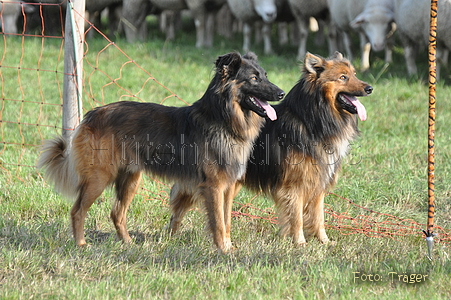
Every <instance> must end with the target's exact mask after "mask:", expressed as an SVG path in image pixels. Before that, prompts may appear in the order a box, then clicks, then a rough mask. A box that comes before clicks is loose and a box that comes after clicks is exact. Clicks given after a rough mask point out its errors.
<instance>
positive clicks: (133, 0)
mask: <svg viewBox="0 0 451 300" xmlns="http://www.w3.org/2000/svg"><path fill="white" fill-rule="evenodd" d="M149 1H150V2H149ZM225 3H226V0H123V12H122V14H123V21H124V22H126V24H125V26H124V28H125V35H126V38H127V41H129V42H134V41H135V40H136V39H138V38H139V39H143V38H144V37H143V36H139V35H138V36H137V33H140V32H142V31H141V30H142V28H143V27H145V25H146V23H145V17H146V15H147V11H148V8H149V7H148V5H149V4H151V5H152V6H153V7H156V8H158V9H160V10H172V11H181V10H184V9H189V10H190V11H191V14H192V15H193V18H194V24H195V25H196V47H197V48H202V47H211V46H212V45H213V33H214V32H213V29H214V26H213V25H214V24H213V22H214V15H215V14H216V13H217V12H218V11H219V9H220V8H221V7H222V6H223V5H224V4H225ZM144 32H145V30H144Z"/></svg>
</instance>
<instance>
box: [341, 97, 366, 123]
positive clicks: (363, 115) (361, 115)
mask: <svg viewBox="0 0 451 300" xmlns="http://www.w3.org/2000/svg"><path fill="white" fill-rule="evenodd" d="M344 96H345V98H346V100H348V101H349V102H350V103H351V104H352V105H354V106H355V109H356V110H357V114H358V115H359V118H360V120H362V121H365V120H366V109H365V106H363V104H362V103H361V102H360V101H359V100H358V99H357V98H356V97H350V96H347V95H344Z"/></svg>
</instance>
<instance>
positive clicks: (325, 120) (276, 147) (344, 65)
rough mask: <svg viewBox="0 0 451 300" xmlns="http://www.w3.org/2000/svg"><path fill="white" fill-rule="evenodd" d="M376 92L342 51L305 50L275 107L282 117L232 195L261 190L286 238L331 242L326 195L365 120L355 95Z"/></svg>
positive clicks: (270, 126)
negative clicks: (299, 68) (294, 81)
mask: <svg viewBox="0 0 451 300" xmlns="http://www.w3.org/2000/svg"><path fill="white" fill-rule="evenodd" d="M372 91H373V88H372V87H371V86H370V85H368V84H367V83H366V82H363V81H361V80H359V79H358V78H357V77H356V75H355V70H354V67H353V66H352V65H351V63H350V62H349V61H348V60H347V59H345V58H343V55H342V54H341V53H339V52H336V53H335V54H334V55H333V56H332V57H330V58H328V59H325V58H323V57H320V56H318V55H313V54H311V53H307V54H306V56H305V59H304V64H303V70H302V75H301V78H300V80H299V81H298V83H297V84H296V85H295V86H294V87H293V88H292V89H291V91H290V92H289V93H288V94H287V95H286V97H285V99H284V100H283V101H282V102H280V104H278V105H276V106H274V108H275V110H276V112H277V115H278V120H277V121H276V122H268V123H266V125H265V126H264V128H263V129H262V131H261V132H260V135H259V137H258V138H257V140H256V143H255V146H254V149H253V152H252V154H251V156H250V160H249V162H248V167H247V171H246V175H245V179H244V180H242V181H239V182H238V183H237V185H236V187H235V188H236V190H235V191H234V192H232V193H233V194H234V195H236V193H238V191H239V190H240V188H241V186H242V185H245V186H246V187H247V188H249V189H251V190H253V191H263V192H264V193H266V194H267V195H270V196H271V197H272V198H273V200H274V202H275V205H276V208H277V211H278V215H279V219H278V221H279V225H280V234H281V235H282V236H289V237H291V238H292V240H293V242H294V243H295V244H299V245H305V244H306V236H307V237H311V236H314V237H316V238H318V239H319V240H320V241H321V242H322V243H327V242H328V241H329V238H328V236H327V234H326V231H325V222H324V196H325V195H326V194H327V193H328V191H329V190H330V189H332V188H333V187H334V185H335V184H336V182H337V177H338V173H339V171H340V168H341V164H342V160H343V158H344V157H345V155H346V154H347V152H348V150H349V148H350V142H351V141H352V140H354V139H355V138H356V137H357V136H358V135H359V130H358V127H357V118H356V116H355V115H358V116H359V118H360V119H361V120H362V121H364V120H366V118H367V115H366V110H365V107H364V106H363V104H362V103H361V102H360V101H359V100H358V99H357V98H356V97H360V96H367V95H369V94H371V93H372ZM304 231H305V232H306V234H305V235H304Z"/></svg>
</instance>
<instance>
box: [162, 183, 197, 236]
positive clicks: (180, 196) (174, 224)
mask: <svg viewBox="0 0 451 300" xmlns="http://www.w3.org/2000/svg"><path fill="white" fill-rule="evenodd" d="M193 204H194V196H193V195H192V194H191V193H189V192H186V191H183V190H181V186H179V185H178V184H177V183H176V184H174V185H173V186H172V188H171V199H170V205H171V211H172V216H171V221H170V223H169V228H168V229H169V233H170V234H174V233H176V232H177V230H178V229H179V228H180V224H181V223H182V219H183V217H184V216H185V214H186V212H187V211H188V210H189V209H190V208H191V206H193Z"/></svg>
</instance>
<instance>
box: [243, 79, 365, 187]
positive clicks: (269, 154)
mask: <svg viewBox="0 0 451 300" xmlns="http://www.w3.org/2000/svg"><path fill="white" fill-rule="evenodd" d="M311 84H312V83H309V82H307V80H306V79H305V78H304V77H301V79H300V80H299V81H298V83H297V84H296V85H295V86H294V87H293V88H292V89H291V90H290V92H289V93H288V94H287V95H286V97H285V99H284V100H283V101H282V102H281V103H280V104H278V105H275V106H274V109H275V110H276V112H277V115H278V116H279V120H278V121H277V122H266V124H265V126H264V127H263V128H262V130H261V132H260V135H259V137H258V138H257V140H256V143H255V145H254V150H253V152H252V154H251V158H250V161H249V164H248V171H247V176H246V179H245V181H246V186H248V187H250V188H252V189H255V190H258V189H260V188H261V189H263V190H265V191H268V190H267V189H268V188H270V187H272V186H274V185H275V184H276V183H277V182H278V180H279V178H280V176H282V168H281V165H282V164H283V160H284V159H285V158H286V157H287V154H288V152H289V151H295V152H298V153H300V154H302V155H304V156H305V157H307V156H310V157H320V155H321V154H320V153H317V151H318V150H317V149H318V147H317V146H318V145H319V146H322V147H326V146H330V145H334V143H336V142H337V141H338V140H340V139H341V138H344V137H345V134H346V133H345V131H346V130H349V129H351V131H352V132H353V135H358V133H359V131H358V128H357V121H356V119H355V116H353V115H350V114H348V113H344V112H341V113H339V114H338V115H337V114H336V113H335V114H334V112H333V110H332V107H330V104H329V102H328V101H327V100H326V99H325V96H324V91H323V90H322V89H321V88H314V89H313V92H310V93H309V92H307V91H306V85H311ZM257 174H258V175H257Z"/></svg>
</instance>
